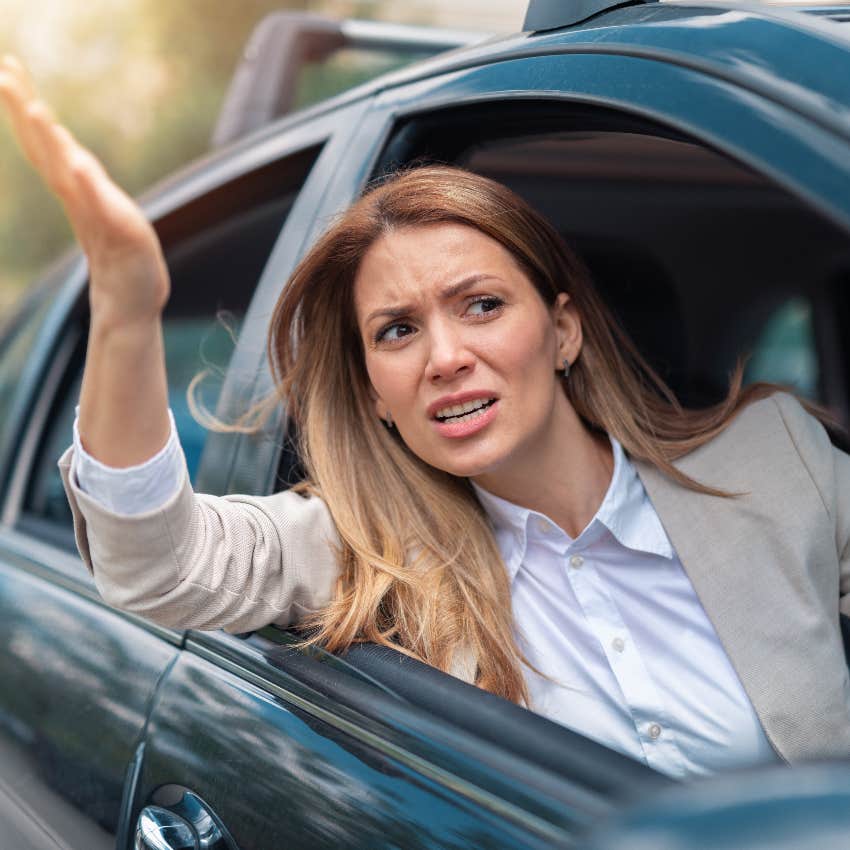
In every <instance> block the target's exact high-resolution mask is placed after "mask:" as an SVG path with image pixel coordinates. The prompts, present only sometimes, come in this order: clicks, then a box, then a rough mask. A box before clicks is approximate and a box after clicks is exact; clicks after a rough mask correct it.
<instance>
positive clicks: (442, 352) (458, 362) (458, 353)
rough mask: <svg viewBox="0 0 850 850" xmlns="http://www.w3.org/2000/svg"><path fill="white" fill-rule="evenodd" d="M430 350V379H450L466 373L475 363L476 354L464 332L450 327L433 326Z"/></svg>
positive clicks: (430, 335) (428, 372) (428, 367)
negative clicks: (467, 342)
mask: <svg viewBox="0 0 850 850" xmlns="http://www.w3.org/2000/svg"><path fill="white" fill-rule="evenodd" d="M429 337H430V343H431V346H430V350H429V352H428V365H427V367H426V377H427V378H428V380H429V381H432V382H433V381H440V380H447V381H450V380H451V379H452V378H454V377H456V376H458V375H463V374H466V373H467V372H470V371H471V370H472V367H473V366H474V365H475V355H474V354H473V352H472V351H470V349H469V346H468V345H467V344H466V341H465V340H464V338H463V334H462V333H458V332H457V330H455V329H453V328H450V327H438V328H432V329H431V330H430V332H429Z"/></svg>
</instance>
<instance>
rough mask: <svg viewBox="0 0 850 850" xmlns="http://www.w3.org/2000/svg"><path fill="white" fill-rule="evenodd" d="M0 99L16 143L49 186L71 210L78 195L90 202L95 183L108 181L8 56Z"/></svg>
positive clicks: (1, 68)
mask: <svg viewBox="0 0 850 850" xmlns="http://www.w3.org/2000/svg"><path fill="white" fill-rule="evenodd" d="M0 98H2V100H3V102H4V103H5V105H6V109H7V112H8V114H9V117H10V119H11V121H12V125H13V128H14V131H15V136H16V137H17V139H18V142H19V143H20V145H21V147H22V148H23V151H24V153H25V154H26V156H27V158H28V159H29V160H30V162H31V163H32V164H33V165H34V166H35V168H36V169H37V170H38V171H39V172H40V173H41V176H42V177H43V178H44V180H45V182H46V183H47V184H48V186H49V187H50V188H51V189H52V190H53V191H54V192H55V193H56V194H57V195H59V196H60V198H61V199H62V200H63V201H64V202H65V203H66V205H70V206H72V207H74V206H78V205H79V201H81V200H83V198H82V197H80V193H81V192H83V193H86V194H88V195H89V199H90V200H91V198H92V193H93V191H94V186H95V184H97V182H98V181H100V182H101V183H102V182H104V181H105V180H108V178H106V174H105V172H104V170H103V167H102V166H101V165H100V163H99V162H98V161H97V159H95V157H94V156H92V154H90V153H89V152H88V151H87V150H86V149H85V148H84V147H82V145H80V144H79V143H78V142H77V141H76V139H74V137H73V136H72V135H71V133H70V132H69V131H68V130H67V129H66V128H65V127H63V126H62V125H61V124H59V123H57V122H56V120H55V118H54V116H53V113H52V111H51V109H50V107H49V106H48V105H47V104H46V103H45V102H44V101H43V100H41V99H39V98H38V96H37V93H36V90H35V86H34V85H33V83H32V80H31V79H30V77H29V74H28V73H27V72H26V70H25V69H24V67H23V65H21V63H20V62H19V61H18V60H17V59H15V58H14V57H11V56H6V57H4V58H3V60H2V61H0Z"/></svg>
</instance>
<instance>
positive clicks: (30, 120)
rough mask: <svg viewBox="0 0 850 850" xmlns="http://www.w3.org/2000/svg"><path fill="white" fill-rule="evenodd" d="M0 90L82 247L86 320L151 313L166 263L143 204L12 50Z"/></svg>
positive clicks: (1, 66)
mask: <svg viewBox="0 0 850 850" xmlns="http://www.w3.org/2000/svg"><path fill="white" fill-rule="evenodd" d="M0 97H2V100H3V102H4V104H5V107H6V111H7V113H8V115H9V118H10V119H11V122H12V126H13V128H14V132H15V136H16V137H17V139H18V142H19V143H20V145H21V147H22V148H23V150H24V153H25V154H26V157H27V159H29V161H30V162H31V163H32V164H33V166H35V168H36V170H37V171H38V173H39V174H40V175H41V177H42V178H43V180H44V182H45V183H46V184H47V185H48V187H49V188H50V189H51V190H52V191H53V193H54V194H55V195H56V196H57V197H58V198H59V199H60V200H61V201H62V204H63V205H64V207H65V211H66V214H67V216H68V219H69V221H70V223H71V227H72V228H73V230H74V233H75V235H76V237H77V240H78V241H79V243H80V246H81V247H82V249H83V251H84V252H85V254H86V257H87V259H88V263H89V274H90V279H91V283H90V298H91V308H92V318H93V320H94V319H95V318H97V319H98V320H102V321H106V322H109V323H114V324H115V325H116V326H124V325H127V324H134V323H137V322H139V321H142V322H146V321H150V319H151V317H152V316H158V315H159V313H160V312H161V310H162V308H163V306H164V305H165V302H166V300H167V298H168V292H169V281H168V270H167V269H166V266H165V262H164V261H163V258H162V250H161V248H160V245H159V240H158V239H157V236H156V233H155V232H154V230H153V228H152V227H151V225H150V224H149V222H148V221H147V220H146V219H145V217H144V214H143V213H142V211H141V210H140V209H139V207H138V206H137V205H136V203H135V202H134V201H133V200H132V198H130V197H129V196H128V195H127V194H126V193H125V192H124V191H123V190H122V189H120V188H119V187H118V186H117V185H116V184H115V183H114V182H113V181H112V180H111V179H110V177H109V175H108V174H107V173H106V170H105V169H104V168H103V166H102V165H101V164H100V162H99V161H98V160H97V159H96V158H95V157H94V156H93V155H92V154H91V153H90V152H89V151H88V150H86V148H84V147H83V146H82V145H80V143H79V142H77V140H76V139H75V138H74V137H73V136H72V135H71V133H70V132H68V130H67V129H66V128H65V127H63V126H62V125H61V124H59V123H57V122H56V120H55V119H54V117H53V115H52V113H51V111H50V108H49V107H48V106H47V104H46V103H45V102H44V101H43V100H40V99H39V97H38V95H37V93H36V91H35V88H34V86H33V84H32V82H31V80H30V77H29V75H28V74H27V72H26V70H25V69H24V67H23V65H22V64H21V63H20V62H19V61H18V60H17V59H15V58H13V57H11V56H6V57H5V58H4V59H3V60H2V62H0Z"/></svg>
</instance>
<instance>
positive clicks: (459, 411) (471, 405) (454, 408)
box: [436, 398, 496, 422]
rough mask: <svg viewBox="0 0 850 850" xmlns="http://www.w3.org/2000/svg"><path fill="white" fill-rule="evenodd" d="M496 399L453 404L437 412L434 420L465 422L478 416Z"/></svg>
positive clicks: (480, 399)
mask: <svg viewBox="0 0 850 850" xmlns="http://www.w3.org/2000/svg"><path fill="white" fill-rule="evenodd" d="M495 400H496V399H494V398H479V399H476V400H475V401H467V402H464V403H463V404H453V405H451V406H449V407H443V408H441V409H440V410H438V411H437V414H436V418H437V419H439V420H440V421H441V422H447V421H448V420H451V421H452V422H465V421H466V420H467V419H474V418H475V417H476V416H480V415H481V413H483V412H484V411H485V410H486V409H487V408H488V407H489V406H490V405H491V404H493V402H494V401H495Z"/></svg>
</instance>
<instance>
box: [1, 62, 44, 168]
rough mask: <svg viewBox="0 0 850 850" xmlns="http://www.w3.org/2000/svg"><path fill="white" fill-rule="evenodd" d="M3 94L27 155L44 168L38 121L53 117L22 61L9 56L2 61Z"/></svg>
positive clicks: (16, 133) (42, 122)
mask: <svg viewBox="0 0 850 850" xmlns="http://www.w3.org/2000/svg"><path fill="white" fill-rule="evenodd" d="M0 98H2V100H3V103H4V104H5V106H6V111H7V113H8V115H9V118H10V119H11V121H12V126H13V128H14V131H15V136H16V137H17V139H18V142H19V143H20V145H21V147H22V148H23V151H24V153H25V154H26V156H27V158H28V159H29V160H30V162H32V164H33V165H34V166H35V167H36V168H39V169H41V167H42V166H43V164H44V161H45V160H44V148H43V145H42V143H41V140H40V139H39V135H38V133H37V132H36V125H38V124H39V123H40V124H42V125H43V124H44V123H45V122H46V121H48V120H49V119H50V114H49V110H48V109H47V105H46V104H44V103H42V102H40V101H38V100H37V99H36V98H35V97H34V93H33V88H32V84H31V83H30V82H29V80H28V78H27V77H26V76H25V75H23V74H22V71H21V69H20V63H19V62H15V61H14V60H13V59H11V57H5V58H4V59H3V61H2V63H0Z"/></svg>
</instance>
